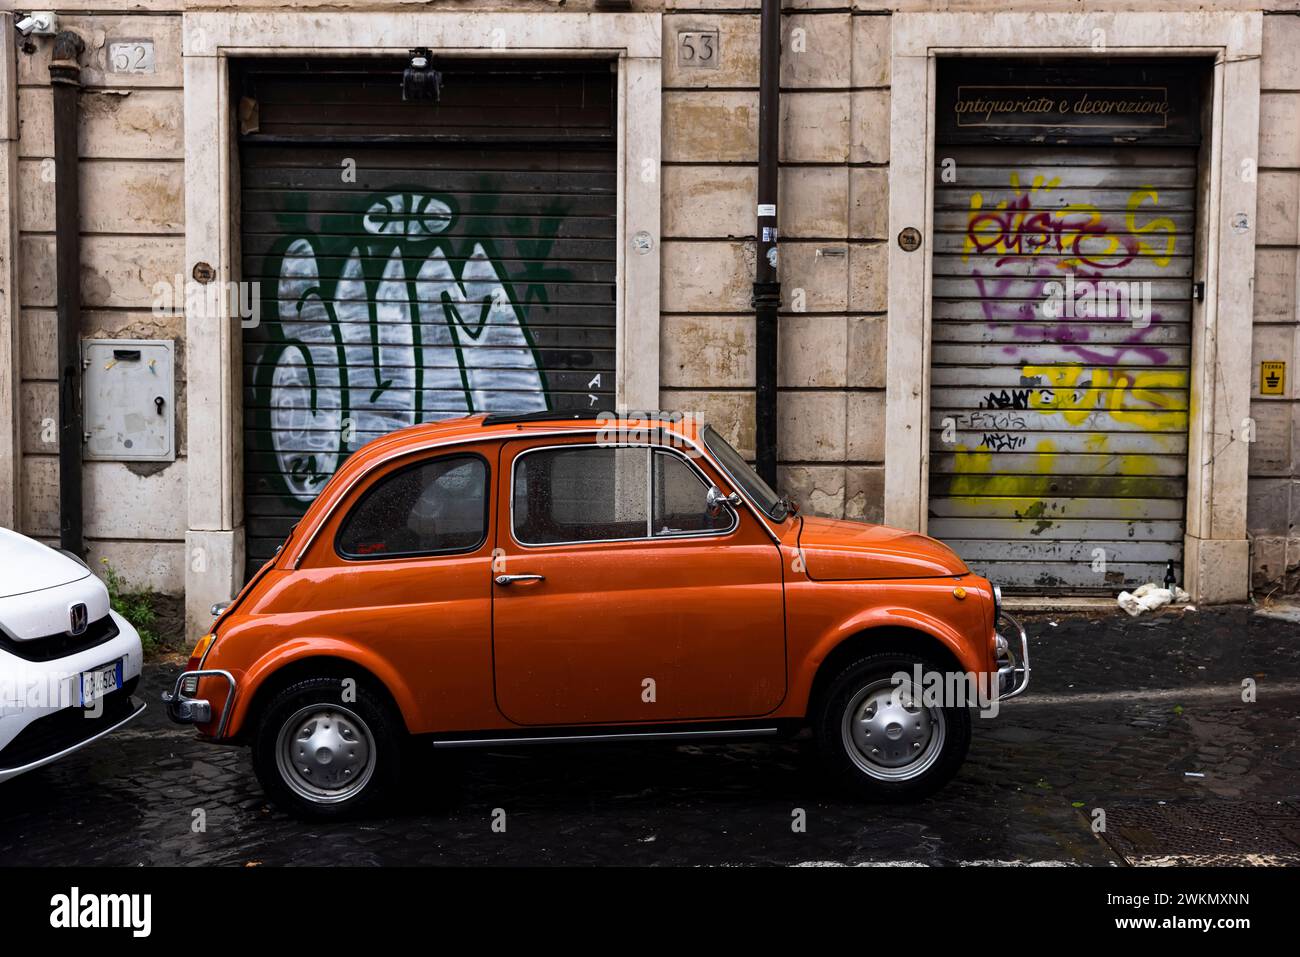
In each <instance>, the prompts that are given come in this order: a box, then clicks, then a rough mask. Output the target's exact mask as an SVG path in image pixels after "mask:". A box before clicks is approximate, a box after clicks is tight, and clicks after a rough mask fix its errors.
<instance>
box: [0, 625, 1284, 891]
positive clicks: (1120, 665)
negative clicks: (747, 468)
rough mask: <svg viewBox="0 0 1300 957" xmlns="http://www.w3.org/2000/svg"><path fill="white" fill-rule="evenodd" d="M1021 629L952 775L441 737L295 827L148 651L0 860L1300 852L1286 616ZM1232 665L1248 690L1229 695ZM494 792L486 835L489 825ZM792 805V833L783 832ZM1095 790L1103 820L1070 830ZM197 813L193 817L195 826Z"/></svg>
mask: <svg viewBox="0 0 1300 957" xmlns="http://www.w3.org/2000/svg"><path fill="white" fill-rule="evenodd" d="M1027 625H1028V630H1029V632H1030V635H1031V639H1032V654H1033V665H1034V675H1033V683H1032V685H1031V688H1030V691H1029V692H1028V694H1027V695H1026V696H1025V697H1024V698H1023V699H1020V700H1017V701H1015V702H1012V703H1009V704H1007V705H1005V706H1004V708H1003V713H1002V715H1001V716H1000V717H999V718H997V719H996V720H976V722H975V732H974V740H973V743H972V746H971V751H970V757H969V760H968V761H967V763H966V765H965V767H964V768H963V769H962V771H961V772H960V774H959V775H958V777H957V779H956V780H954V781H953V782H951V783H950V784H949V785H948V786H947V788H946V789H944V790H943V791H942V792H941V793H940V794H939V795H938V796H937V797H934V798H932V799H930V800H929V801H927V802H925V803H923V804H919V805H914V806H904V807H882V806H869V805H861V804H856V803H852V802H850V801H848V800H845V799H844V798H843V797H841V796H840V795H839V794H837V793H835V792H834V791H833V790H832V789H831V788H830V787H829V786H828V784H827V783H826V782H825V780H824V778H823V777H822V775H821V773H820V770H819V767H818V763H817V758H816V754H815V749H814V747H813V746H812V742H811V741H808V740H802V739H800V740H795V741H791V742H784V743H779V744H769V743H752V744H732V745H725V746H724V745H709V746H699V745H690V746H683V745H640V746H626V747H622V746H620V747H614V746H590V747H588V746H582V747H553V748H544V749H543V748H537V749H518V750H503V751H497V752H478V753H474V752H469V753H463V752H462V753H456V754H455V755H454V757H453V758H451V759H444V758H443V756H442V754H439V762H438V764H437V765H431V767H430V772H429V774H428V775H427V777H426V778H425V779H423V780H420V781H412V782H411V783H410V785H409V787H408V796H407V799H406V801H405V805H404V806H403V807H401V808H398V809H396V810H394V811H392V812H391V813H390V814H388V815H387V816H384V817H382V818H372V819H365V820H360V821H354V822H348V823H343V824H334V825H329V826H322V825H305V824H302V823H299V822H298V821H295V820H293V819H291V818H289V817H286V816H285V815H283V814H282V813H280V812H279V811H276V810H273V809H271V808H270V807H269V806H268V805H267V804H266V802H265V800H264V798H263V796H262V792H261V790H260V788H259V786H258V784H257V782H256V780H255V779H254V777H253V774H252V768H251V764H250V761H249V757H248V754H247V752H246V751H245V750H242V749H225V748H216V747H212V746H209V745H205V744H202V743H200V742H197V741H195V740H194V738H193V736H192V734H191V732H189V731H188V730H185V729H183V728H179V727H176V726H173V725H171V724H169V723H168V722H167V720H166V718H165V716H164V715H163V711H162V707H161V705H160V704H159V702H158V694H159V692H160V691H161V690H162V689H163V688H164V687H165V686H166V684H167V681H168V677H169V676H170V675H172V674H173V673H174V667H173V666H163V665H151V666H149V667H148V668H147V669H146V672H145V679H144V681H143V683H142V687H141V690H140V692H139V694H141V695H142V696H143V697H144V698H145V700H147V701H148V702H149V711H148V712H147V713H146V714H145V715H144V716H143V717H142V718H141V720H140V721H139V722H137V723H136V724H135V725H134V726H133V727H132V728H131V729H130V730H129V731H127V732H126V733H119V734H118V735H116V736H114V737H113V738H111V739H109V740H107V741H105V742H101V743H99V744H97V745H95V746H92V747H91V748H88V749H86V750H84V751H82V752H80V753H78V754H76V755H74V756H72V757H71V758H68V759H65V760H63V761H61V762H58V763H56V764H54V765H52V766H49V767H47V768H44V769H42V770H40V771H37V772H34V773H31V774H28V775H25V776H22V777H20V778H17V779H15V780H14V781H12V782H9V783H8V784H6V785H0V860H3V861H4V862H5V863H6V864H34V865H50V864H72V863H76V864H110V865H141V864H143V865H156V864H224V865H244V866H247V865H254V864H265V865H276V864H521V865H527V864H579V865H581V864H624V865H626V864H632V865H646V864H687V865H698V864H723V865H753V864H829V863H839V864H859V863H870V862H915V863H920V864H932V865H935V864H955V863H961V862H971V863H975V862H997V861H1003V862H1006V861H1016V862H1042V863H1054V864H1093V865H1122V864H1124V863H1125V862H1126V861H1128V862H1156V861H1162V860H1182V861H1187V862H1195V863H1207V862H1211V861H1222V862H1225V863H1230V862H1231V863H1248V862H1252V861H1261V860H1262V861H1266V862H1291V863H1295V862H1297V861H1300V843H1297V842H1300V740H1297V729H1298V728H1300V624H1296V623H1292V622H1288V621H1283V620H1278V619H1275V618H1267V617H1264V616H1262V615H1260V614H1257V613H1255V612H1253V611H1252V610H1251V609H1249V608H1245V607H1230V608H1221V609H1213V610H1203V611H1196V612H1185V613H1184V612H1177V611H1175V612H1171V613H1166V614H1163V615H1160V616H1157V617H1154V618H1150V619H1146V618H1144V619H1129V618H1127V617H1126V616H1123V615H1106V616H1104V617H1085V616H1070V617H1054V616H1046V615H1036V616H1032V617H1031V618H1030V620H1029V621H1028V622H1027ZM1246 678H1252V679H1254V681H1255V682H1256V683H1257V696H1258V699H1257V701H1255V702H1253V703H1247V702H1243V700H1242V692H1241V687H1242V681H1243V679H1246ZM1161 802H1165V803H1163V804H1162V803H1161ZM496 808H501V809H504V811H505V815H506V830H505V833H496V832H494V830H493V828H492V820H493V811H494V809H496ZM800 808H802V809H803V810H804V811H805V812H806V817H807V829H806V832H803V833H800V832H797V831H796V830H794V829H793V828H792V820H793V815H794V814H795V812H796V809H800ZM1098 809H1100V810H1101V811H1103V812H1105V814H1106V817H1107V822H1108V823H1107V829H1106V831H1107V833H1106V835H1105V836H1104V838H1103V837H1102V836H1099V835H1097V834H1094V833H1093V828H1092V826H1091V825H1092V822H1093V820H1094V818H1095V816H1096V811H1097V810H1098ZM199 811H202V815H198V814H197V812H199ZM1153 815H1154V817H1153ZM1180 815H1181V816H1180ZM1189 815H1190V816H1189ZM196 817H203V818H205V822H206V829H204V830H202V831H200V832H197V833H196V832H195V830H193V828H192V824H193V822H194V821H195V820H196ZM1191 820H1194V821H1195V822H1196V823H1195V824H1194V825H1188V824H1187V823H1186V822H1187V821H1191ZM1153 821H1154V823H1153ZM1179 821H1182V822H1183V823H1182V824H1179V823H1178V822H1179ZM1261 821H1263V822H1264V823H1263V824H1261V823H1260V822H1261ZM1126 822H1127V823H1126ZM1161 822H1164V823H1163V824H1162V823H1161Z"/></svg>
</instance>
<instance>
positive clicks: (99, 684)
mask: <svg viewBox="0 0 1300 957" xmlns="http://www.w3.org/2000/svg"><path fill="white" fill-rule="evenodd" d="M120 687H122V659H121V658H119V659H118V660H117V661H114V662H113V663H112V664H108V665H100V666H99V667H98V668H96V669H94V670H93V671H83V672H82V673H81V706H82V707H83V708H84V707H86V706H87V705H91V704H93V703H95V702H96V701H98V700H99V699H100V698H102V697H104V695H106V694H109V693H111V692H113V691H116V690H117V689H118V688H120Z"/></svg>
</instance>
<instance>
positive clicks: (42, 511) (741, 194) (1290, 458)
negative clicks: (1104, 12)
mask: <svg viewBox="0 0 1300 957" xmlns="http://www.w3.org/2000/svg"><path fill="white" fill-rule="evenodd" d="M108 6H110V5H109V4H105V3H104V2H103V0H65V2H63V3H61V4H59V6H58V9H59V11H60V13H61V17H62V25H63V26H65V27H71V28H73V29H77V30H78V31H79V32H81V33H82V35H83V36H84V37H85V38H86V39H87V41H88V47H89V48H88V51H87V54H86V56H85V57H84V58H83V59H84V62H85V69H84V73H83V80H84V82H85V83H86V85H87V87H88V92H87V94H86V95H85V96H84V97H83V111H84V117H83V145H82V152H83V156H84V158H85V162H84V163H83V170H82V174H83V180H82V190H83V194H82V195H83V232H84V240H83V260H84V275H83V295H84V297H85V307H84V308H85V315H84V325H83V334H84V335H86V336H131V337H151V336H157V337H168V338H174V339H176V340H177V341H178V345H179V349H178V354H177V368H178V369H181V370H184V369H185V367H186V354H185V349H184V343H183V341H182V340H183V337H184V322H183V319H182V317H180V316H179V315H161V316H160V315H155V314H154V313H153V312H152V310H151V303H152V299H153V294H152V287H153V284H154V283H155V282H157V281H159V280H162V279H167V278H170V277H172V276H174V275H175V274H176V273H177V272H183V271H184V266H185V263H184V190H183V179H184V176H183V165H184V148H183V139H184V116H183V106H182V91H181V86H182V60H181V55H180V45H181V35H180V34H181V21H180V18H179V15H178V14H179V12H180V10H181V9H182V8H183V9H189V10H202V9H208V10H215V9H230V8H247V9H267V8H274V9H276V10H281V11H284V10H292V9H299V10H318V11H322V12H338V11H342V10H359V9H363V10H373V11H375V13H376V15H381V14H383V13H391V12H399V13H400V11H403V10H421V11H426V10H429V9H430V8H431V7H430V4H429V3H427V2H425V0H410V2H406V0H374V2H368V0H306V2H302V0H285V2H277V3H269V2H268V0H224V2H220V3H218V2H201V0H195V2H188V3H187V2H183V0H117V2H115V3H113V4H112V5H111V6H112V7H113V8H114V9H116V10H117V11H119V13H117V14H113V15H105V14H103V13H102V12H101V11H103V10H104V9H105V8H106V7H108ZM436 6H437V9H440V10H463V11H465V12H466V14H467V15H468V14H469V13H471V12H482V11H485V10H488V9H492V10H528V11H535V12H537V13H538V14H539V15H544V14H545V13H546V12H550V11H557V12H558V11H564V12H567V13H574V12H579V11H584V10H592V9H595V4H594V2H593V0H567V2H564V3H559V2H556V0H499V2H494V3H491V4H485V3H482V2H479V0H440V2H439V3H438V4H437V5H436ZM785 6H786V15H785V17H784V29H783V38H784V50H783V68H782V85H783V88H784V97H783V99H784V106H783V129H782V173H781V192H782V201H781V229H782V234H783V239H784V247H783V251H782V262H781V279H782V283H783V293H784V297H785V298H784V302H783V310H782V333H781V362H780V385H781V390H782V391H781V433H782V444H781V449H780V460H781V463H782V464H781V472H782V482H783V483H784V485H785V487H786V488H787V489H788V490H789V491H791V492H792V493H793V494H794V495H795V496H796V497H797V498H799V499H801V500H802V501H803V502H804V503H805V505H806V506H807V507H808V508H810V509H811V510H812V511H816V512H820V513H824V514H832V515H849V516H852V517H863V518H869V519H872V518H879V517H880V516H881V515H882V514H883V499H884V483H883V461H884V448H885V443H884V401H885V400H884V387H885V382H886V378H885V377H886V369H885V330H886V315H885V306H886V293H887V276H886V252H887V229H886V226H887V213H888V201H889V197H888V189H887V182H888V158H889V141H888V136H889V115H890V90H889V76H890V70H891V64H890V41H889V35H890V14H891V13H892V12H897V11H920V10H976V11H987V10H990V9H998V10H1011V11H1023V12H1025V14H1026V16H1027V17H1032V15H1033V14H1034V13H1036V12H1074V11H1078V10H1079V9H1080V4H1079V3H1078V2H1077V0H999V2H997V3H993V2H990V0H950V2H946V3H945V2H937V3H936V2H930V0H897V2H894V3H875V2H868V0H847V2H842V0H786V4H785ZM1122 6H1123V7H1124V8H1125V9H1131V10H1155V11H1160V10H1171V9H1177V10H1179V11H1182V10H1184V5H1183V4H1176V3H1172V2H1170V0H1130V2H1128V3H1125V4H1123V5H1122ZM1206 6H1207V7H1210V6H1212V7H1213V9H1215V10H1257V9H1264V10H1271V11H1278V12H1277V13H1275V14H1273V15H1270V16H1268V17H1266V18H1265V26H1264V55H1263V61H1262V85H1263V94H1262V97H1261V102H1260V111H1261V123H1260V126H1261V142H1260V151H1259V152H1260V156H1259V208H1258V212H1257V222H1256V227H1257V271H1256V277H1255V284H1254V313H1255V325H1254V337H1253V338H1254V342H1253V356H1252V364H1253V369H1254V381H1253V382H1252V383H1251V389H1252V395H1254V396H1255V398H1254V401H1252V404H1251V412H1252V415H1253V416H1254V418H1255V420H1256V423H1257V429H1258V441H1257V442H1255V443H1254V444H1253V445H1252V446H1251V454H1250V475H1251V479H1250V483H1249V488H1250V501H1249V512H1248V523H1247V524H1248V526H1249V528H1250V531H1251V535H1252V538H1253V543H1254V544H1253V555H1254V558H1253V569H1254V571H1255V579H1256V584H1257V586H1261V587H1272V586H1271V585H1269V583H1271V582H1281V581H1282V580H1283V579H1284V578H1285V577H1287V576H1286V572H1287V570H1288V569H1294V568H1300V533H1297V532H1296V531H1295V524H1296V519H1295V518H1294V517H1293V516H1295V515H1297V514H1300V490H1298V486H1297V483H1298V482H1300V476H1298V475H1297V461H1296V459H1297V455H1298V454H1300V448H1298V446H1300V443H1297V424H1296V423H1297V416H1298V415H1300V411H1298V407H1300V387H1298V386H1297V384H1296V382H1297V375H1300V368H1297V364H1298V363H1300V352H1298V351H1297V350H1298V349H1300V341H1298V339H1297V336H1296V325H1297V299H1298V298H1300V295H1298V289H1300V52H1297V51H1300V16H1297V15H1296V14H1295V13H1294V12H1292V11H1293V9H1294V0H1226V2H1215V3H1214V4H1212V5H1210V4H1207V5H1206ZM12 7H13V4H12V0H0V10H5V9H12ZM631 7H632V9H634V10H642V11H659V10H662V11H663V13H664V21H663V23H664V25H663V32H664V35H663V44H664V58H663V74H662V79H663V86H664V92H663V120H662V124H663V163H662V166H661V170H660V188H661V191H662V197H663V209H662V215H663V219H662V246H661V296H662V303H661V316H662V330H663V334H662V337H661V342H660V348H659V354H658V356H657V357H656V356H652V355H640V353H638V354H637V355H631V354H629V355H628V356H627V359H628V361H644V362H655V361H658V363H659V372H660V381H661V390H660V404H661V405H662V406H663V407H665V408H681V409H686V410H695V411H700V412H703V413H704V414H705V415H707V416H709V417H710V418H712V419H713V420H714V421H715V422H716V423H717V424H719V425H720V426H721V427H722V428H723V429H724V430H725V431H726V432H728V433H729V435H730V436H731V437H732V438H733V440H735V441H736V443H737V444H738V445H739V446H740V447H741V448H742V449H743V450H744V451H745V452H746V453H747V454H752V452H753V443H754V438H753V436H754V424H753V400H752V387H753V380H754V370H753V322H752V313H751V311H750V307H749V295H750V283H751V282H752V278H753V230H754V212H755V211H754V195H755V179H756V165H755V152H756V148H757V125H758V117H757V100H758V92H757V90H758V0H633V3H632V5H631ZM682 29H717V30H719V32H720V35H721V61H720V66H719V69H717V70H713V71H708V70H686V69H682V68H681V66H680V65H679V64H678V63H677V59H676V49H677V43H676V35H677V32H678V31H679V30H682ZM110 36H112V37H117V36H149V37H152V38H153V39H154V41H155V45H156V51H157V59H158V72H157V74H156V75H154V76H149V77H143V76H133V77H110V76H107V75H106V74H105V72H104V69H103V59H102V58H103V42H104V40H105V39H106V38H107V37H110ZM49 46H50V44H49V41H48V40H46V41H41V42H40V43H39V44H38V48H39V51H40V52H39V53H38V54H36V55H26V54H23V53H21V52H20V53H19V54H18V55H17V83H18V91H17V93H18V95H17V100H18V102H17V116H18V130H17V133H18V136H19V139H18V140H17V150H16V152H17V160H16V163H15V179H16V184H17V186H16V197H17V201H16V203H14V204H13V205H14V212H15V213H16V218H17V228H18V229H19V230H20V233H19V235H18V237H17V248H18V254H19V257H18V263H19V268H18V269H17V270H16V273H17V277H18V279H19V282H18V284H17V285H18V288H17V305H16V310H15V311H16V314H17V315H16V318H17V319H18V320H19V326H20V330H21V336H20V363H21V364H20V371H19V375H18V377H17V378H18V381H17V383H16V385H17V390H18V403H19V406H20V408H19V415H18V422H17V427H18V430H19V443H20V455H21V459H20V465H19V470H18V471H19V474H20V476H21V487H20V488H18V489H17V490H16V491H17V492H18V493H19V494H20V495H21V498H22V504H21V510H20V513H19V514H20V519H21V525H22V527H23V528H24V530H26V531H28V532H30V533H32V534H37V535H39V536H43V537H49V536H52V535H54V534H55V533H56V531H57V458H56V452H57V449H56V447H55V446H54V445H53V444H52V443H49V442H46V441H44V436H43V435H42V434H41V433H42V430H41V428H40V423H41V421H42V420H43V419H46V418H48V417H50V416H51V415H53V409H54V402H55V399H54V368H53V349H52V343H53V335H54V311H53V306H54V299H53V295H54V259H53V233H52V228H53V226H52V223H53V205H52V204H53V184H52V183H50V182H48V181H46V180H44V179H43V178H42V160H44V159H47V158H49V157H50V156H51V155H52V150H51V129H50V122H51V117H50V96H49V87H48V73H47V69H46V68H47V61H48V55H49ZM918 108H924V107H923V106H919V105H918ZM0 174H3V170H0ZM3 185H4V176H3V175H0V187H3ZM215 188H216V186H215V184H214V189H215ZM4 249H5V245H4V243H3V237H0V255H2V254H3V253H4ZM4 265H5V267H6V268H9V267H10V266H11V265H12V260H10V261H8V262H6V263H4ZM3 279H4V276H3V274H0V292H3ZM5 308H10V307H9V306H8V305H6V304H5V303H4V301H3V300H2V299H0V310H3V309H5ZM3 328H4V324H3V323H0V329H3ZM3 354H4V351H3V349H2V348H0V357H2V356H3ZM638 356H639V358H638ZM1264 359H1283V360H1286V361H1287V362H1288V369H1289V373H1290V375H1289V382H1288V386H1287V394H1286V395H1285V396H1284V397H1282V398H1280V399H1262V398H1260V397H1259V396H1258V387H1259V385H1258V362H1259V361H1261V360H1264ZM0 396H3V392H2V391H0ZM178 400H179V401H178V403H177V406H176V408H175V412H176V414H177V442H178V450H179V457H178V460H177V462H176V463H175V464H173V465H171V466H168V467H166V468H164V469H160V470H159V469H137V470H136V471H132V470H131V469H128V468H127V467H126V466H123V465H118V464H115V463H99V464H91V465H88V466H87V469H86V476H85V481H86V501H87V520H88V524H87V531H88V535H89V537H90V539H91V543H92V547H93V549H94V555H95V556H96V557H98V555H100V554H107V555H108V556H109V557H110V558H111V560H112V561H113V562H114V564H115V565H117V566H118V567H119V568H120V569H121V570H122V571H123V572H124V573H125V574H126V575H127V577H128V578H130V579H131V580H133V581H138V582H140V583H143V584H148V585H150V586H151V587H155V588H159V589H160V590H164V591H176V590H179V589H180V588H181V587H183V583H184V567H185V566H184V560H185V555H184V536H185V529H186V515H185V509H186V495H185V491H186V482H185V469H186V457H185V453H186V449H187V444H188V442H187V436H186V435H185V422H186V410H185V390H184V385H183V383H181V384H180V389H179V394H178ZM0 424H2V423H0ZM2 438H3V437H0V440H2ZM2 444H3V443H2V441H0V445H2ZM2 464H3V456H0V465H2ZM142 472H150V473H152V474H137V473H142ZM0 481H3V476H0ZM9 491H11V492H12V491H14V490H12V489H11V490H9ZM3 501H4V497H3V496H0V502H3ZM1289 577H1290V578H1291V579H1292V581H1290V582H1289V583H1288V584H1289V586H1290V587H1291V588H1295V587H1297V586H1300V580H1296V579H1297V578H1300V576H1298V575H1297V574H1296V573H1295V572H1292V573H1291V575H1290V576H1289Z"/></svg>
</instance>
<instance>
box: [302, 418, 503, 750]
mask: <svg viewBox="0 0 1300 957" xmlns="http://www.w3.org/2000/svg"><path fill="white" fill-rule="evenodd" d="M497 451H498V449H497V446H496V444H495V443H484V444H482V445H478V446H469V447H460V448H455V449H440V450H437V451H436V452H431V453H430V454H427V455H420V456H418V457H411V458H409V459H405V460H403V461H401V462H398V463H394V464H392V465H389V466H386V467H383V468H381V469H377V470H376V472H375V474H374V475H373V476H371V477H369V478H368V479H367V480H366V481H365V482H364V483H363V484H362V485H361V486H360V487H359V488H358V489H357V491H356V492H355V493H353V494H352V495H350V496H349V498H348V499H347V500H346V501H345V502H343V503H341V506H340V508H339V509H338V512H337V514H336V515H335V516H334V517H332V518H331V519H330V521H329V522H328V523H327V524H326V525H325V526H324V527H323V529H322V534H321V536H320V544H319V547H318V548H317V549H316V553H315V555H314V558H313V560H312V561H309V562H308V563H307V564H306V566H305V567H304V568H303V569H302V570H301V571H300V572H299V574H298V576H297V578H298V579H299V580H300V584H299V585H298V586H297V588H296V589H295V590H294V591H293V592H292V594H286V595H285V596H284V601H285V602H288V603H291V604H293V605H296V606H297V609H298V611H299V613H300V614H301V616H302V622H301V624H300V628H301V629H302V630H303V631H305V632H308V633H314V634H317V635H320V636H322V637H327V636H338V637H341V638H343V639H345V640H347V641H348V642H349V643H351V644H352V645H353V646H354V647H357V648H361V649H364V650H365V651H366V652H367V653H368V654H371V655H374V656H375V657H376V658H377V659H378V660H379V661H381V662H383V666H384V668H386V669H391V671H392V672H393V673H395V674H397V675H400V676H401V679H402V680H403V681H404V682H405V683H406V685H407V687H408V689H409V691H410V693H411V694H412V696H413V697H414V700H415V702H416V703H417V706H418V713H417V714H415V715H407V716H406V717H407V719H408V721H411V722H413V723H412V725H411V728H410V730H412V731H415V732H427V731H435V730H437V731H454V730H466V729H478V728H485V727H492V726H494V725H497V724H499V723H500V718H499V715H498V714H497V710H496V706H495V704H494V702H493V695H492V663H491V660H492V648H491V634H492V600H491V587H492V585H491V574H492V548H493V541H494V539H495V531H494V529H493V519H494V516H493V515H492V513H491V508H490V507H489V506H490V504H491V503H492V502H493V501H494V499H495V493H494V480H493V475H492V470H493V469H494V468H495V466H496V456H497Z"/></svg>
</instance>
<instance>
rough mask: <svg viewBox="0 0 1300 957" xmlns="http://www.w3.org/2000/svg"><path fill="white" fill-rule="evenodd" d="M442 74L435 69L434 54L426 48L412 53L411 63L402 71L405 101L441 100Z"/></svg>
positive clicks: (403, 97)
mask: <svg viewBox="0 0 1300 957" xmlns="http://www.w3.org/2000/svg"><path fill="white" fill-rule="evenodd" d="M441 97H442V74H441V73H439V72H438V71H437V70H435V69H434V68H433V54H431V53H430V52H429V50H428V49H427V48H425V47H420V48H419V49H416V50H412V51H411V62H410V64H409V65H408V66H407V67H406V69H405V70H403V71H402V99H403V100H435V101H436V100H439V99H441Z"/></svg>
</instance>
